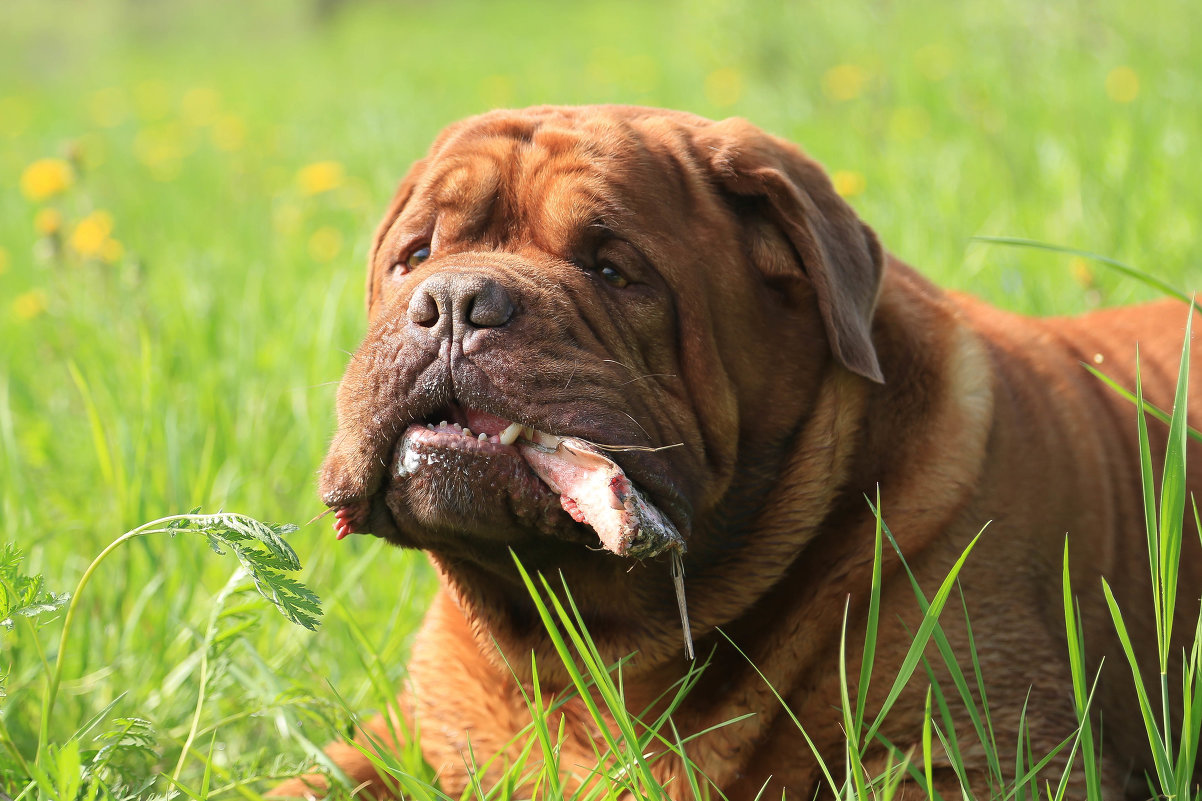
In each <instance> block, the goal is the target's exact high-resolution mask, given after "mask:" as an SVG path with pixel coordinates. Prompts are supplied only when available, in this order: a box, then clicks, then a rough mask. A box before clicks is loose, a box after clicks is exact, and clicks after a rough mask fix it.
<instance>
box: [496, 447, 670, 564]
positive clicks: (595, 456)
mask: <svg viewBox="0 0 1202 801" xmlns="http://www.w3.org/2000/svg"><path fill="white" fill-rule="evenodd" d="M518 448H519V450H520V451H521V453H522V456H523V457H524V458H525V459H526V461H527V462H528V463H529V464H530V467H531V468H532V469H533V470H534V472H535V473H537V474H538V477H539V478H541V479H542V480H543V481H544V482H545V483H546V484H547V486H549V487H550V488H551V489H552V490H553V491H555V492H557V493H559V503H560V505H561V506H563V508H564V510H565V511H567V512H568V514H570V515H571V516H572V518H573V519H574V520H575V521H576V522H578V523H585V524H587V525H589V526H592V528H593V530H594V531H596V532H597V536H598V537H599V538H600V540H601V544H602V545H604V546H605V548H606V550H609V551H611V552H613V553H615V554H617V555H618V556H634V557H636V558H639V559H644V558H647V557H650V556H656V555H658V554H660V553H663V552H664V551H665V550H667V549H669V548H678V549H681V550H683V548H684V541H683V539H681V536H680V534H679V533H678V532H677V531H676V527H675V526H673V525H672V524H671V523H670V522H669V521H668V519H667V518H666V517H664V515H663V514H662V513H661V512H660V511H659V510H658V509H657V508H655V507H654V506H652V505H651V504H650V503H649V502H648V501H647V499H646V498H644V497H643V495H642V493H641V492H639V491H638V490H637V489H635V487H634V486H633V485H632V484H631V483H630V479H628V478H627V477H626V474H625V473H623V472H622V468H620V467H618V466H617V465H616V464H614V462H612V461H611V460H610V459H608V458H606V457H605V456H603V455H602V454H600V453H598V452H597V451H596V450H595V449H594V448H593V446H591V445H589V444H588V443H586V442H584V441H583V440H579V439H570V438H569V439H563V440H560V441H559V444H558V445H557V446H556V447H555V448H554V449H553V450H552V449H549V448H546V447H543V446H540V445H534V444H526V443H525V442H519V443H518Z"/></svg>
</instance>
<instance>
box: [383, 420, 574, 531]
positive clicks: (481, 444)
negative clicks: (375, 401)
mask: <svg viewBox="0 0 1202 801" xmlns="http://www.w3.org/2000/svg"><path fill="white" fill-rule="evenodd" d="M465 432H467V433H465ZM480 433H482V434H484V436H483V437H481V436H480V435H479V434H476V433H473V432H471V430H470V429H466V428H464V427H462V426H460V425H459V424H457V423H447V424H445V425H439V424H433V423H430V424H421V425H412V426H410V427H409V428H408V429H407V430H406V431H405V433H404V434H403V436H402V437H401V439H400V441H399V442H398V443H397V446H396V448H395V450H394V451H393V454H392V464H391V465H390V469H389V478H388V482H387V484H386V486H385V489H384V493H383V500H384V504H385V506H386V507H387V509H388V512H389V513H390V514H391V516H392V520H393V524H394V525H395V529H396V531H395V533H394V535H393V536H390V537H388V538H389V539H393V540H395V541H397V542H398V544H401V545H407V546H411V547H419V548H425V549H427V550H431V551H436V552H438V551H448V550H449V551H458V550H461V549H463V548H464V547H471V546H473V545H474V546H476V547H479V546H487V545H494V546H496V545H501V546H516V545H520V544H522V543H524V542H527V541H530V540H532V539H543V538H553V539H558V540H566V541H574V542H579V543H581V544H589V543H593V544H595V543H596V540H597V537H596V534H595V533H593V532H592V531H591V529H589V528H588V527H587V526H584V525H581V524H579V523H577V522H576V521H574V520H573V519H572V518H571V516H570V515H569V514H568V513H567V512H566V511H564V508H563V506H562V504H561V502H560V496H559V494H558V493H556V492H554V491H552V490H551V488H550V487H548V486H547V484H546V483H545V482H543V481H542V479H540V478H539V477H538V475H537V474H535V472H534V471H533V470H532V469H531V467H530V465H529V463H528V462H527V461H526V459H524V458H523V457H522V455H521V453H520V452H519V450H518V448H517V447H515V446H514V444H513V443H512V442H511V443H508V444H506V443H505V442H502V441H500V439H499V438H498V435H497V434H492V435H489V434H487V433H485V432H480Z"/></svg>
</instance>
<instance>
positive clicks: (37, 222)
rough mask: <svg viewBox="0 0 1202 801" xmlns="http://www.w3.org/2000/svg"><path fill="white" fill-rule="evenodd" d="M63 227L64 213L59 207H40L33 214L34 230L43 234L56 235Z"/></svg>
mask: <svg viewBox="0 0 1202 801" xmlns="http://www.w3.org/2000/svg"><path fill="white" fill-rule="evenodd" d="M62 227H63V215H62V214H61V213H59V210H58V209H39V210H38V213H37V214H35V215H33V230H35V231H37V232H38V233H39V234H41V235H42V236H54V235H55V234H57V233H58V232H59V229H61V228H62Z"/></svg>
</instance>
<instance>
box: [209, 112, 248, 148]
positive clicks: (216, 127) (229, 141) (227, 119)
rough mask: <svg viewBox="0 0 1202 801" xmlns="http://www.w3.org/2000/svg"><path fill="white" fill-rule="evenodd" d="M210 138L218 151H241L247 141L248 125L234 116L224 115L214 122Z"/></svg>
mask: <svg viewBox="0 0 1202 801" xmlns="http://www.w3.org/2000/svg"><path fill="white" fill-rule="evenodd" d="M209 137H210V138H211V139H212V140H213V146H214V147H216V148H217V149H218V150H225V151H227V152H229V151H234V150H239V149H241V147H242V144H243V142H245V141H246V123H244V122H242V118H241V117H238V116H236V115H234V114H222V115H221V116H220V117H218V118H217V119H216V121H214V122H213V127H212V128H211V129H210V130H209Z"/></svg>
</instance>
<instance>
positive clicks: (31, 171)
mask: <svg viewBox="0 0 1202 801" xmlns="http://www.w3.org/2000/svg"><path fill="white" fill-rule="evenodd" d="M74 180H75V172H74V170H72V169H71V165H70V164H68V163H67V162H65V161H63V160H62V159H38V160H37V161H35V162H34V163H33V164H30V165H29V166H28V167H26V168H25V172H23V173H21V194H23V195H25V197H27V198H29V199H30V200H33V201H38V200H46V199H47V198H50V197H54V196H55V195H57V194H60V193H62V192H65V191H66V190H67V189H68V188H69V187H70V186H71V184H72V182H73V181H74Z"/></svg>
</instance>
